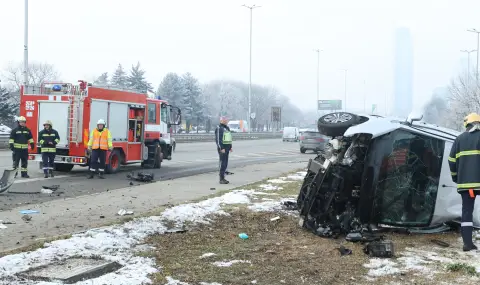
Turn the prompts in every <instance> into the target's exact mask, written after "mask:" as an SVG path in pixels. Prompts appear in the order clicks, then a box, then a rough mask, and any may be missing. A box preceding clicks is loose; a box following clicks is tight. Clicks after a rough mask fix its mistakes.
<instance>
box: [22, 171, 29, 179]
mask: <svg viewBox="0 0 480 285" xmlns="http://www.w3.org/2000/svg"><path fill="white" fill-rule="evenodd" d="M22 178H30V176H29V175H28V174H27V173H26V172H23V173H22Z"/></svg>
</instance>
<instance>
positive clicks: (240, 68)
mask: <svg viewBox="0 0 480 285" xmlns="http://www.w3.org/2000/svg"><path fill="white" fill-rule="evenodd" d="M242 4H247V5H252V4H256V5H260V6H262V7H261V8H258V9H254V11H253V61H252V64H253V66H252V68H253V69H252V81H253V83H257V84H260V85H266V86H275V88H276V89H277V90H279V92H281V93H282V94H284V95H285V96H287V97H289V98H290V100H291V102H292V103H293V104H295V105H296V106H298V107H299V108H301V109H302V110H304V111H312V110H314V108H315V103H316V99H317V98H316V68H317V54H316V53H315V52H314V49H317V48H318V49H321V50H323V51H322V52H321V53H320V65H321V67H320V99H342V100H343V98H344V72H343V71H342V70H341V69H348V77H347V96H348V99H347V104H348V108H349V109H350V110H363V108H364V96H365V95H366V102H365V103H366V104H365V105H366V106H367V107H366V108H367V110H369V109H370V108H371V107H370V106H371V105H372V104H377V105H378V107H377V109H378V113H380V114H383V113H384V112H385V107H386V106H387V110H390V109H391V108H392V102H393V68H394V66H393V63H394V58H393V57H394V47H393V43H394V35H395V29H396V28H398V27H402V26H403V27H408V28H409V29H410V32H411V34H412V38H413V48H414V79H413V97H414V98H413V106H414V107H415V108H417V109H421V108H422V107H423V106H424V105H425V104H426V103H427V102H428V100H429V99H430V97H431V95H432V93H433V92H434V90H435V89H436V88H438V87H446V86H447V85H448V84H449V83H450V81H451V80H452V78H455V77H456V76H458V74H459V73H460V72H461V71H462V70H463V69H465V66H466V60H465V58H466V54H463V53H460V50H461V49H475V48H476V40H477V39H476V35H475V34H473V33H468V32H466V30H467V29H469V28H478V29H480V17H479V16H478V15H479V11H480V1H473V0H472V1H469V0H457V1H446V0H437V1H427V0H424V1H388V0H387V1H386V0H364V1H355V0H350V1H347V0H344V1H341V0H339V1H321V0H316V1H315V0H303V1H289V0H275V1H273V0H271V1H268V0H263V1H262V0H257V1H255V2H252V1H236V0H230V1H225V0H203V1H194V0H177V1H151V0H136V1H129V0H115V1H110V0H102V1H99V0H96V1H93V0H82V1H77V0H69V1H65V0H63V1H60V0H42V1H29V60H30V61H32V62H34V61H35V62H46V63H49V64H51V65H53V66H55V68H56V69H57V70H58V71H59V73H60V74H61V77H62V79H63V80H64V81H72V82H76V81H77V80H78V79H88V80H92V79H94V78H97V77H98V76H100V75H101V74H102V73H103V72H106V71H108V72H113V71H114V68H115V67H116V66H117V65H118V64H119V63H120V64H122V65H123V66H124V67H125V68H126V69H127V70H128V69H130V67H131V66H132V64H136V63H137V62H141V64H142V67H143V68H144V69H145V71H146V73H145V77H146V78H147V80H148V81H149V82H151V83H152V85H153V86H154V88H157V86H158V85H159V84H160V82H161V81H162V79H163V77H164V76H165V75H166V74H167V73H169V72H174V73H178V74H184V73H187V72H189V73H191V74H193V75H194V76H195V77H197V78H198V80H199V81H200V82H204V83H207V82H209V81H213V80H219V79H230V80H241V81H244V82H248V71H249V10H248V9H246V8H245V7H242V6H241V5H242ZM23 5H24V1H20V0H1V1H0V11H2V16H1V17H0V27H2V28H1V35H0V67H4V66H7V65H8V64H10V63H12V62H21V61H22V60H23V23H24V18H23V15H24V14H23V13H24V8H23V7H24V6H23ZM475 56H476V54H475V53H473V54H472V55H471V61H472V64H471V65H472V66H471V67H472V68H474V67H475V63H476V57H475ZM385 98H386V100H385ZM385 101H387V102H386V104H385Z"/></svg>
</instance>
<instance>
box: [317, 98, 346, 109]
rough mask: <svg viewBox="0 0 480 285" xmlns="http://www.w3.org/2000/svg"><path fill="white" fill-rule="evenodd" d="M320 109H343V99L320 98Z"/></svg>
mask: <svg viewBox="0 0 480 285" xmlns="http://www.w3.org/2000/svg"><path fill="white" fill-rule="evenodd" d="M318 110H319V111H333V110H342V100H318Z"/></svg>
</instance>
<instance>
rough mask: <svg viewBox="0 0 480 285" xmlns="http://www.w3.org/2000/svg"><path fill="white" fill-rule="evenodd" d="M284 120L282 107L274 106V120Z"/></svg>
mask: <svg viewBox="0 0 480 285" xmlns="http://www.w3.org/2000/svg"><path fill="white" fill-rule="evenodd" d="M281 121H282V107H272V122H281Z"/></svg>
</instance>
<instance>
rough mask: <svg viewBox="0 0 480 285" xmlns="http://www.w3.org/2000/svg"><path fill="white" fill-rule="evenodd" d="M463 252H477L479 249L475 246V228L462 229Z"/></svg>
mask: <svg viewBox="0 0 480 285" xmlns="http://www.w3.org/2000/svg"><path fill="white" fill-rule="evenodd" d="M460 232H461V233H462V240H463V251H470V250H476V249H477V247H476V246H475V245H474V244H473V237H472V235H473V227H462V228H461V230H460Z"/></svg>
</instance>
